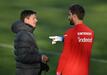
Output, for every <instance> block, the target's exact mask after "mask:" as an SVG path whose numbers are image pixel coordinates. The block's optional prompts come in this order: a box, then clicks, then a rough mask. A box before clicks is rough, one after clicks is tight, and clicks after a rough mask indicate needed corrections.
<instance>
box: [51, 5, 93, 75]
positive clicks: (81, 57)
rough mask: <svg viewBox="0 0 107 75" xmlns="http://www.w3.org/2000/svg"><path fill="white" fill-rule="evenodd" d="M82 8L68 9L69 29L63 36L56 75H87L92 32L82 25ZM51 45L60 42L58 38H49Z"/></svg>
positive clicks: (73, 6) (72, 7) (83, 12)
mask: <svg viewBox="0 0 107 75" xmlns="http://www.w3.org/2000/svg"><path fill="white" fill-rule="evenodd" d="M84 15H85V11H84V8H83V7H82V6H80V5H78V4H75V5H72V6H71V7H70V8H69V21H70V24H73V25H74V27H72V28H69V29H68V30H67V31H66V32H65V34H64V36H63V40H64V46H63V50H62V53H61V56H60V58H59V62H58V66H57V72H56V75H88V70H89V62H90V56H91V49H92V44H93V40H94V32H93V30H91V29H90V28H89V27H88V26H86V25H85V24H84V23H83V18H84ZM50 38H51V39H53V44H55V43H56V41H61V40H62V38H61V37H59V36H53V37H50Z"/></svg>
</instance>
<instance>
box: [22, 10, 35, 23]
mask: <svg viewBox="0 0 107 75" xmlns="http://www.w3.org/2000/svg"><path fill="white" fill-rule="evenodd" d="M32 14H37V12H35V11H33V10H23V11H22V12H21V14H20V20H21V21H23V22H24V19H25V18H26V17H29V16H31V15H32Z"/></svg>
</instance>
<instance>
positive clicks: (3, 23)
mask: <svg viewBox="0 0 107 75" xmlns="http://www.w3.org/2000/svg"><path fill="white" fill-rule="evenodd" d="M72 4H80V5H82V6H83V7H84V8H85V10H86V16H85V20H84V22H85V24H87V25H88V26H89V27H90V28H92V29H93V30H94V32H95V42H94V45H93V49H92V56H91V61H90V62H91V63H90V69H89V72H90V74H89V75H106V74H107V71H106V70H107V50H106V49H107V28H106V27H107V0H0V75H15V60H14V54H13V50H14V49H13V40H14V36H15V34H14V33H12V32H11V24H12V23H13V22H15V21H16V20H18V19H19V16H20V12H21V11H22V10H24V9H33V10H35V11H37V16H38V25H37V28H36V30H35V32H34V34H35V35H36V37H37V43H38V46H39V48H40V52H41V53H45V54H47V55H48V56H49V59H50V61H49V66H50V71H49V72H48V73H47V75H55V71H56V66H57V62H58V58H59V55H60V53H61V51H62V45H63V43H61V42H58V43H57V44H56V45H52V44H51V40H50V39H49V38H48V37H49V36H51V35H63V34H64V32H65V31H66V30H67V29H68V28H69V27H70V25H69V21H68V19H67V17H68V8H69V6H70V5H72Z"/></svg>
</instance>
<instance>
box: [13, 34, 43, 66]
mask: <svg viewBox="0 0 107 75" xmlns="http://www.w3.org/2000/svg"><path fill="white" fill-rule="evenodd" d="M32 38H33V37H32V36H29V34H28V33H26V32H25V33H24V32H22V33H19V34H18V35H17V36H16V40H15V55H16V61H19V62H22V63H26V64H33V63H36V62H40V61H41V54H40V53H39V51H38V48H36V47H35V43H34V40H32Z"/></svg>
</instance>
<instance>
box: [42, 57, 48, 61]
mask: <svg viewBox="0 0 107 75" xmlns="http://www.w3.org/2000/svg"><path fill="white" fill-rule="evenodd" d="M42 62H43V63H46V62H48V57H47V56H46V55H42Z"/></svg>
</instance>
